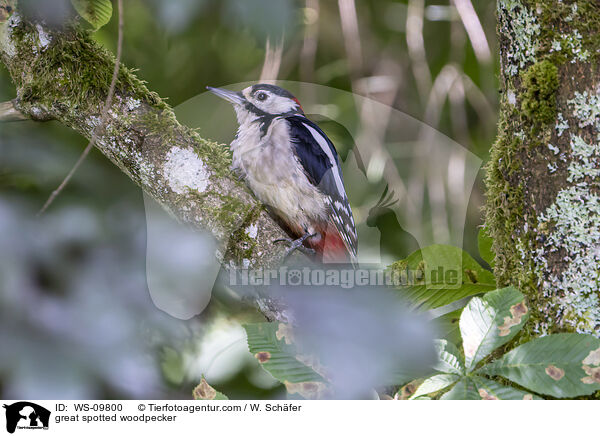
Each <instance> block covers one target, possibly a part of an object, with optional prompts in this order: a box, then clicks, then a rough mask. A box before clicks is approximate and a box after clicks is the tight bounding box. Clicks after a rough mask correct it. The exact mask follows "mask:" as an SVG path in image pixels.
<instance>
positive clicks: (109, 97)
mask: <svg viewBox="0 0 600 436" xmlns="http://www.w3.org/2000/svg"><path fill="white" fill-rule="evenodd" d="M118 9H119V35H118V39H117V58H116V60H115V69H114V70H113V75H112V80H111V82H110V87H109V89H108V95H107V96H106V101H105V102H104V107H103V108H102V115H101V117H100V123H99V124H98V126H96V128H95V129H94V132H93V133H92V138H91V139H90V142H89V143H88V145H87V147H85V150H83V153H81V156H79V159H77V162H75V165H73V168H71V171H69V174H67V176H66V177H65V178H64V180H63V181H62V183H61V184H60V185H59V186H58V188H56V189H55V190H54V191H53V192H52V194H50V197H48V200H46V203H44V206H42V208H41V209H40V211H39V212H38V213H37V216H40V215H42V214H43V213H44V212H45V211H46V209H48V207H49V206H50V205H51V204H52V202H53V201H54V199H55V198H56V197H57V196H58V194H60V193H61V192H62V190H63V189H64V188H65V186H67V183H69V180H71V178H72V177H73V175H74V174H75V172H76V171H77V169H78V168H79V167H80V166H81V164H82V163H83V161H84V160H85V158H86V157H87V155H88V154H89V153H90V151H91V150H92V148H93V147H94V145H95V144H96V139H97V138H98V135H99V134H100V133H101V132H102V130H103V129H104V126H105V124H106V119H107V117H108V109H109V108H110V106H111V104H112V99H113V96H114V93H115V86H116V84H117V77H118V76H119V66H120V63H121V50H122V48H123V0H118Z"/></svg>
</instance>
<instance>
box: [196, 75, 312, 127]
mask: <svg viewBox="0 0 600 436" xmlns="http://www.w3.org/2000/svg"><path fill="white" fill-rule="evenodd" d="M206 88H207V89H208V90H209V91H210V92H212V93H213V94H215V95H217V96H219V97H221V98H222V99H224V100H227V101H228V102H230V103H232V104H233V107H234V109H235V112H236V114H237V117H238V121H239V122H240V124H242V123H243V122H244V121H249V120H253V119H256V118H260V117H264V116H278V115H285V114H290V115H293V114H303V113H304V112H303V111H302V106H300V102H299V101H298V99H297V98H296V97H294V96H293V95H292V94H291V93H290V92H289V91H287V90H285V89H283V88H280V87H279V86H275V85H268V84H264V83H259V84H257V85H252V86H249V87H247V88H245V89H243V90H242V91H241V92H235V91H229V90H228V89H223V88H212V87H210V86H207V87H206Z"/></svg>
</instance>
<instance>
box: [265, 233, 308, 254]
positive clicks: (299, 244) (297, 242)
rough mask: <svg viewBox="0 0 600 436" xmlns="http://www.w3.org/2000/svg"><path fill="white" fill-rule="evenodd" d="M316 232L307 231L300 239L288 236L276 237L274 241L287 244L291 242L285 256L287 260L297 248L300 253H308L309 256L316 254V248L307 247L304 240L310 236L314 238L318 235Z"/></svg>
mask: <svg viewBox="0 0 600 436" xmlns="http://www.w3.org/2000/svg"><path fill="white" fill-rule="evenodd" d="M316 235H317V234H316V233H312V234H311V233H305V234H304V235H302V236H301V237H299V238H298V239H294V240H293V239H288V238H281V239H275V240H274V241H273V243H274V244H275V243H277V242H285V243H287V244H289V248H288V249H287V251H286V252H285V257H284V258H283V260H284V261H285V260H287V258H288V257H290V256H291V255H292V253H293V252H294V251H296V250H298V251H299V252H300V253H303V254H306V255H307V256H314V255H315V254H316V252H315V250H313V249H312V248H308V247H305V246H304V245H303V244H304V241H306V240H307V239H308V238H312V237H313V236H316Z"/></svg>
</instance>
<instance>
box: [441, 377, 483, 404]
mask: <svg viewBox="0 0 600 436" xmlns="http://www.w3.org/2000/svg"><path fill="white" fill-rule="evenodd" d="M480 399H481V397H480V396H479V394H478V393H477V388H476V387H475V383H473V381H472V380H471V379H470V378H469V377H464V378H462V379H461V380H460V381H459V382H458V383H456V384H455V385H454V387H453V388H452V389H450V390H449V391H448V392H446V393H445V394H444V395H442V396H441V397H440V400H480Z"/></svg>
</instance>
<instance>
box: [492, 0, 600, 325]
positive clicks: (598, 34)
mask: <svg viewBox="0 0 600 436" xmlns="http://www.w3.org/2000/svg"><path fill="white" fill-rule="evenodd" d="M497 18H498V36H499V42H500V56H501V77H500V81H501V88H502V90H501V92H502V97H501V108H500V123H499V134H498V139H497V142H496V143H495V144H494V146H493V148H492V153H491V160H490V163H489V165H488V168H487V170H488V172H487V181H486V182H487V191H488V192H487V204H486V227H487V231H488V233H489V234H490V235H491V236H492V237H493V238H494V251H495V253H496V266H495V273H496V276H497V280H498V284H499V285H508V284H513V285H516V286H517V287H518V288H519V289H521V290H522V291H524V292H525V293H526V294H527V296H528V298H529V302H530V308H531V310H532V321H533V322H532V323H530V324H531V330H530V331H529V332H528V333H529V336H536V335H540V334H545V333H552V332H557V331H578V332H585V333H593V334H595V335H597V336H598V335H600V304H599V300H598V298H599V287H600V189H599V188H600V71H599V69H598V65H599V64H598V62H599V60H600V2H598V1H597V0H577V1H569V0H548V1H537V2H536V1H532V0H498V2H497Z"/></svg>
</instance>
